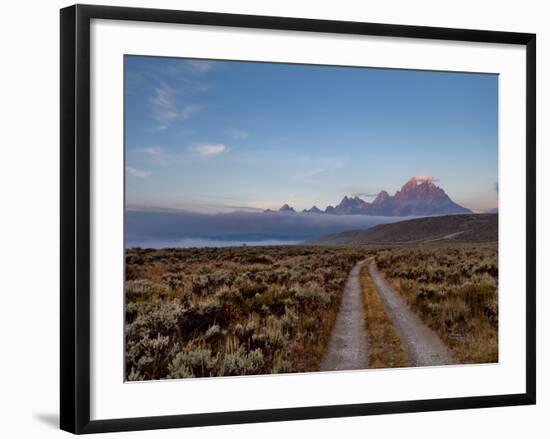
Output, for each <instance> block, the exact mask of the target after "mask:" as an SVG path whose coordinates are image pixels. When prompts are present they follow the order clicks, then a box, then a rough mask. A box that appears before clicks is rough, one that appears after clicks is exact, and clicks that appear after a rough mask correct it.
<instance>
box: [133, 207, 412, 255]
mask: <svg viewBox="0 0 550 439" xmlns="http://www.w3.org/2000/svg"><path fill="white" fill-rule="evenodd" d="M403 219H405V218H403V217H375V216H365V215H328V214H314V213H306V214H304V213H281V212H240V211H239V212H232V213H216V214H206V213H197V212H189V211H176V210H162V209H156V210H155V209H143V210H126V219H125V233H126V236H125V238H126V247H169V246H173V247H178V246H183V247H189V246H195V245H192V244H189V243H193V242H195V243H197V244H198V245H197V246H204V245H206V244H205V243H207V241H211V242H216V246H218V245H219V246H222V245H223V244H224V243H227V245H230V244H231V243H236V242H247V243H252V244H253V243H255V242H256V243H262V244H277V243H283V242H288V243H289V244H291V243H292V244H293V243H298V242H303V241H305V240H308V239H311V238H315V237H317V236H321V235H326V234H330V233H338V232H343V231H346V230H354V229H368V228H369V227H372V226H374V225H376V224H382V223H390V222H396V221H403Z"/></svg>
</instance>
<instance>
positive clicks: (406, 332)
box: [368, 261, 454, 366]
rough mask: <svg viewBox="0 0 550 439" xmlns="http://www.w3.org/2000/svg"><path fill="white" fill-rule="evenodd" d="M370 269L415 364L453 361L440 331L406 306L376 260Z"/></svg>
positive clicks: (424, 364)
mask: <svg viewBox="0 0 550 439" xmlns="http://www.w3.org/2000/svg"><path fill="white" fill-rule="evenodd" d="M368 267H369V273H370V275H371V277H372V280H373V281H374V285H375V286H376V288H377V289H378V292H379V294H380V297H381V298H382V301H383V302H384V306H385V308H386V312H387V313H388V315H389V316H390V318H391V319H392V321H393V324H394V325H395V327H396V328H397V330H398V331H399V333H400V335H401V340H403V343H404V344H405V346H406V348H407V354H408V356H409V360H410V362H411V365H412V366H438V365H443V364H453V363H454V361H453V359H452V357H451V355H450V353H449V351H448V350H447V347H446V346H445V345H444V344H443V342H442V341H441V339H440V338H439V337H438V335H437V334H436V333H435V332H434V331H432V330H431V329H430V328H428V326H426V325H425V324H424V323H423V322H422V321H421V320H420V319H419V318H418V316H417V315H416V314H414V312H413V311H411V309H410V308H409V307H408V306H407V303H406V302H405V300H404V299H403V298H402V297H401V296H400V295H399V293H398V292H397V291H395V289H394V288H393V287H392V286H391V285H390V284H389V283H388V282H387V281H386V279H384V276H382V274H381V273H380V272H379V271H378V268H377V267H376V264H375V262H374V261H369V266H368Z"/></svg>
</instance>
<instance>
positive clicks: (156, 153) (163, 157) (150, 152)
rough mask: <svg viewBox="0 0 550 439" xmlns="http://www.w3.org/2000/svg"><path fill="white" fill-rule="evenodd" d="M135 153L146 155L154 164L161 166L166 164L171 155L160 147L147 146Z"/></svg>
mask: <svg viewBox="0 0 550 439" xmlns="http://www.w3.org/2000/svg"><path fill="white" fill-rule="evenodd" d="M137 151H138V152H140V153H142V154H145V155H147V156H148V157H150V158H151V159H153V160H154V161H155V162H158V163H161V164H167V163H168V162H169V161H170V160H171V158H172V156H171V154H169V153H168V152H166V149H164V148H163V147H162V146H156V145H155V146H147V147H145V148H141V149H138V150H137Z"/></svg>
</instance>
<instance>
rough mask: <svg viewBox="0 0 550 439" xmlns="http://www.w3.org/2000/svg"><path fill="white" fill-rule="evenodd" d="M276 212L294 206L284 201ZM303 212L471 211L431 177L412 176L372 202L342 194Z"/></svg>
mask: <svg viewBox="0 0 550 439" xmlns="http://www.w3.org/2000/svg"><path fill="white" fill-rule="evenodd" d="M279 211H280V212H287V213H294V212H296V211H295V210H294V208H292V207H291V206H289V205H288V204H284V205H283V206H282V207H281V208H280V209H279ZM302 212H303V213H317V214H320V213H324V214H332V215H372V216H410V215H416V216H425V215H449V214H460V213H472V211H471V210H470V209H468V208H466V207H463V206H461V205H459V204H457V203H455V202H454V201H453V200H451V198H450V197H449V196H448V195H447V194H446V193H445V191H444V190H443V189H442V188H440V187H439V186H437V185H436V184H435V183H434V180H433V179H432V178H419V177H413V178H411V179H410V180H409V181H407V182H406V183H405V184H404V185H403V186H402V187H401V189H400V190H398V191H397V192H396V193H395V194H394V195H393V196H392V195H390V194H388V193H387V192H386V191H381V192H380V193H379V194H378V195H377V196H376V198H375V199H374V201H373V202H372V203H369V202H367V201H365V200H363V199H361V198H359V197H358V196H355V197H348V196H345V197H344V198H342V201H340V203H339V204H338V205H336V206H327V208H326V209H325V210H324V211H323V210H321V209H319V208H318V207H317V206H313V207H312V208H311V209H304V210H303V211H302Z"/></svg>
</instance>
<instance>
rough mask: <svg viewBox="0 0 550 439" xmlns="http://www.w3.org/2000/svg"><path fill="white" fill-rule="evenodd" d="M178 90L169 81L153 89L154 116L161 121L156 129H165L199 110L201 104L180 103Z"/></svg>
mask: <svg viewBox="0 0 550 439" xmlns="http://www.w3.org/2000/svg"><path fill="white" fill-rule="evenodd" d="M176 98H177V91H176V89H174V88H173V87H170V86H169V85H168V84H167V83H165V82H161V83H160V84H159V86H158V87H155V88H154V90H153V95H152V96H151V99H150V101H151V104H152V106H153V113H154V117H155V119H156V120H157V122H158V123H159V125H158V126H157V127H155V131H163V130H165V129H167V128H168V127H169V126H170V124H172V123H173V122H175V121H178V120H180V121H181V120H187V119H189V118H190V117H191V116H193V115H194V114H195V113H197V112H198V111H199V109H200V108H199V106H198V105H196V104H192V103H186V104H182V105H178V102H177V99H176Z"/></svg>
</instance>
